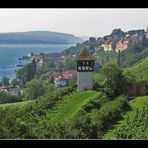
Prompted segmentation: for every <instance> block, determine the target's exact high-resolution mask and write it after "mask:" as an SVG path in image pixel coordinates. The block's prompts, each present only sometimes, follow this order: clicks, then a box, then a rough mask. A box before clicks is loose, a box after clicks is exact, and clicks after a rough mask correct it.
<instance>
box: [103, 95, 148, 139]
mask: <svg viewBox="0 0 148 148" xmlns="http://www.w3.org/2000/svg"><path fill="white" fill-rule="evenodd" d="M129 105H130V106H131V110H130V111H128V112H126V113H125V115H124V116H123V117H122V119H121V120H119V121H118V122H117V123H116V124H114V125H113V127H112V129H110V130H109V131H108V132H107V133H106V134H105V135H104V139H147V138H148V132H147V131H148V124H147V123H148V97H147V96H144V97H137V98H136V99H134V100H132V101H130V102H129Z"/></svg>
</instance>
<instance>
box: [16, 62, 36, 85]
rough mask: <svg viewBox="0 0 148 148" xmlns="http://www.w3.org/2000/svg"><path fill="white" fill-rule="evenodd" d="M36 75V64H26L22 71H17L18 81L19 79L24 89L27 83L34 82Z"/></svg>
mask: <svg viewBox="0 0 148 148" xmlns="http://www.w3.org/2000/svg"><path fill="white" fill-rule="evenodd" d="M35 74H36V62H35V61H34V60H33V61H32V63H29V64H26V65H25V66H24V67H23V68H22V69H19V70H17V72H16V79H19V85H20V86H21V87H24V86H25V84H26V83H27V82H29V81H30V80H32V79H33V78H34V77H35Z"/></svg>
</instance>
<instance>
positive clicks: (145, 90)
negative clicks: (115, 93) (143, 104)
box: [128, 83, 148, 96]
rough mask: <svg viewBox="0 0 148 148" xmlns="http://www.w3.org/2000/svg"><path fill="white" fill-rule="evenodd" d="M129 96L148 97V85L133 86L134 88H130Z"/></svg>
mask: <svg viewBox="0 0 148 148" xmlns="http://www.w3.org/2000/svg"><path fill="white" fill-rule="evenodd" d="M128 95H129V96H143V95H148V83H138V84H132V86H131V87H129V88H128Z"/></svg>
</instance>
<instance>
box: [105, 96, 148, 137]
mask: <svg viewBox="0 0 148 148" xmlns="http://www.w3.org/2000/svg"><path fill="white" fill-rule="evenodd" d="M129 105H130V108H129V109H128V110H127V111H126V112H125V113H124V114H123V116H122V118H121V119H120V120H118V121H117V122H116V123H115V124H113V126H112V127H111V128H110V130H108V131H107V133H105V135H104V136H103V138H104V139H116V138H117V136H115V133H116V132H117V131H118V129H122V127H124V128H125V126H127V128H128V125H127V120H129V119H130V120H133V117H134V116H135V114H136V113H137V110H141V109H142V108H143V106H148V96H143V97H137V98H134V99H132V100H131V101H129ZM142 120H145V119H144V116H143V119H142ZM138 126H141V123H140V124H139V125H138ZM137 130H138V128H137ZM119 134H120V132H118V135H119ZM135 134H136V131H135ZM135 134H134V135H135ZM132 138H134V137H132ZM135 138H136V137H135ZM143 138H144V137H143ZM136 139H137V138H136Z"/></svg>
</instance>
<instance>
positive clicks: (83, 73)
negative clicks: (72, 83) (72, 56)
mask: <svg viewBox="0 0 148 148" xmlns="http://www.w3.org/2000/svg"><path fill="white" fill-rule="evenodd" d="M76 60H77V90H78V91H80V90H87V89H92V74H93V71H94V61H95V58H94V57H93V56H92V55H91V54H90V53H89V51H88V49H87V48H84V49H83V50H82V51H81V53H80V54H79V55H78V56H77V58H76Z"/></svg>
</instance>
